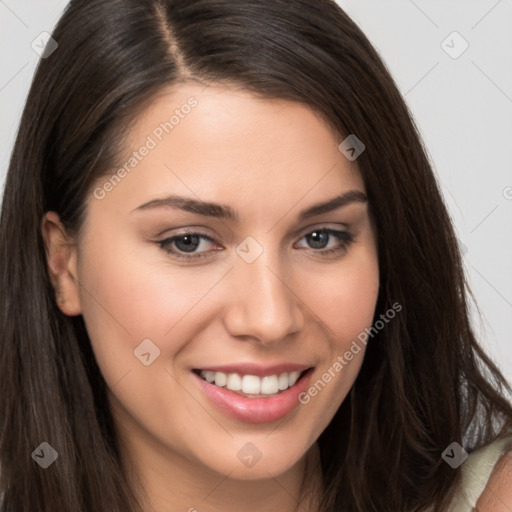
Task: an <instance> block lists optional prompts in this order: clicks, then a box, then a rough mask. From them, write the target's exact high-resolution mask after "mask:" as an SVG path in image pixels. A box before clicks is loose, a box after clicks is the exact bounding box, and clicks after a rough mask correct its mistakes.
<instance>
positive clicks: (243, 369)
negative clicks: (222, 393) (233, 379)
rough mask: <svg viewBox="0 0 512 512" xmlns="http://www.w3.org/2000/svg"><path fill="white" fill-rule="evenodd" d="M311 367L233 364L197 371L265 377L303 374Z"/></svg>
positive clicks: (208, 367)
mask: <svg viewBox="0 0 512 512" xmlns="http://www.w3.org/2000/svg"><path fill="white" fill-rule="evenodd" d="M311 367H312V365H310V364H297V363H277V364H272V365H261V364H258V363H233V364H224V365H220V366H203V367H201V368H197V370H204V371H211V372H223V373H238V374H240V375H256V376H258V377H265V376H267V375H280V374H281V373H284V372H295V371H296V372H303V371H304V370H307V369H309V368H311Z"/></svg>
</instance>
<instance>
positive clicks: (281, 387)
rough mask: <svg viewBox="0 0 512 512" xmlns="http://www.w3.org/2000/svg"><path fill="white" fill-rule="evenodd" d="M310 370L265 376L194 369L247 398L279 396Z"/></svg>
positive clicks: (213, 383) (222, 386) (209, 380)
mask: <svg viewBox="0 0 512 512" xmlns="http://www.w3.org/2000/svg"><path fill="white" fill-rule="evenodd" d="M310 370H312V368H308V369H307V370H304V371H302V372H299V371H292V372H282V373H279V374H274V375H267V376H265V377H259V376H257V375H242V374H239V373H224V372H214V371H209V370H199V369H195V370H192V371H193V372H194V373H195V374H196V375H198V376H199V377H200V378H201V379H203V380H204V381H206V382H208V383H209V384H212V385H214V386H216V387H219V388H224V389H228V390H229V391H232V392H233V393H236V394H237V395H240V396H244V397H247V398H269V397H273V396H277V395H279V394H280V393H282V392H283V391H286V390H287V389H289V388H291V387H292V386H294V385H295V384H296V383H297V382H298V381H299V380H301V379H302V378H303V376H304V374H306V373H307V372H309V371H310Z"/></svg>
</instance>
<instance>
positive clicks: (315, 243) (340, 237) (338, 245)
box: [302, 228, 354, 255]
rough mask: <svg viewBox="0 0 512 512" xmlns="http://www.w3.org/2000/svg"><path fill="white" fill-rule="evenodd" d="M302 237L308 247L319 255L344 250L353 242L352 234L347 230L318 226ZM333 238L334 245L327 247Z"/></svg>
mask: <svg viewBox="0 0 512 512" xmlns="http://www.w3.org/2000/svg"><path fill="white" fill-rule="evenodd" d="M302 238H304V239H305V240H306V241H307V243H308V244H310V248H312V249H313V250H314V251H315V252H317V253H319V254H320V255H326V254H333V253H336V252H340V251H346V250H347V249H348V247H349V246H350V244H351V243H352V242H354V235H353V234H352V233H350V232H349V231H342V230H338V229H331V228H319V229H315V230H314V231H310V232H309V233H307V234H305V235H304V236H303V237H302ZM333 239H334V242H335V245H334V246H332V245H331V247H329V242H330V241H331V240H333Z"/></svg>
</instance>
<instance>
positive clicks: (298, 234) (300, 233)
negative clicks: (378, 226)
mask: <svg viewBox="0 0 512 512" xmlns="http://www.w3.org/2000/svg"><path fill="white" fill-rule="evenodd" d="M343 226H344V227H343V228H341V229H340V228H339V226H338V227H336V228H333V227H330V226H327V225H326V224H317V225H314V224H313V225H312V226H308V227H305V228H302V229H300V230H297V232H296V233H293V234H292V235H290V237H291V238H297V237H299V238H298V240H301V239H302V238H304V237H305V236H306V235H308V234H310V233H312V232H313V231H317V230H318V231H321V230H326V231H327V232H329V234H331V235H332V234H333V233H332V232H333V231H337V232H342V233H349V234H351V235H353V232H352V231H351V230H350V229H349V228H348V226H346V224H343ZM182 229H183V231H181V232H180V233H176V234H173V235H170V236H168V237H165V238H163V239H162V240H159V241H158V242H157V243H162V242H166V241H175V240H176V239H178V238H181V237H183V236H186V235H193V236H198V237H199V238H202V239H207V240H208V241H209V242H212V243H218V242H217V240H216V238H215V237H213V236H211V235H208V234H206V233H204V232H202V231H201V230H199V229H197V230H194V229H193V228H182ZM298 240H297V241H298ZM205 252H207V251H205ZM191 254H193V253H191ZM196 254H201V253H196Z"/></svg>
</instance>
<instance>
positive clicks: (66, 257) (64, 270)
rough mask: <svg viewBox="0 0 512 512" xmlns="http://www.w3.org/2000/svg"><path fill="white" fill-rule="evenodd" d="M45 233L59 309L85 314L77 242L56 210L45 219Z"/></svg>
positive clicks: (48, 259)
mask: <svg viewBox="0 0 512 512" xmlns="http://www.w3.org/2000/svg"><path fill="white" fill-rule="evenodd" d="M41 234H42V237H43V241H44V245H45V250H46V264H47V268H48V273H49V276H50V280H51V282H52V285H53V287H54V289H55V296H56V299H55V300H56V302H57V305H58V307H59V309H60V310H61V311H62V312H63V313H64V314H66V315H68V316H76V315H79V314H81V313H82V306H81V302H80V294H79V276H78V265H77V250H78V248H77V245H76V244H75V243H74V242H73V240H72V239H71V238H70V237H69V236H68V235H67V234H66V230H65V228H64V226H63V225H62V222H61V221H60V218H59V216H58V214H57V213H55V212H47V213H46V214H45V215H44V217H43V219H42V221H41Z"/></svg>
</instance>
